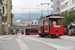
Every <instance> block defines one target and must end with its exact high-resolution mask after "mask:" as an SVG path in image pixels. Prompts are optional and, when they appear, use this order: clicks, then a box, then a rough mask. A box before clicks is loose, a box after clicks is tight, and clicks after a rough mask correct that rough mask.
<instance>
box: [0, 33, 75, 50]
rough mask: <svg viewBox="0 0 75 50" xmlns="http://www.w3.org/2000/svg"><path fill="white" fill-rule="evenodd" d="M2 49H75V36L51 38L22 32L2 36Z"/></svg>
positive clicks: (0, 47) (0, 41) (0, 42)
mask: <svg viewBox="0 0 75 50" xmlns="http://www.w3.org/2000/svg"><path fill="white" fill-rule="evenodd" d="M0 50H75V36H61V37H60V38H49V37H39V36H38V35H21V33H18V35H6V36H0Z"/></svg>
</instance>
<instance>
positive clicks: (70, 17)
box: [61, 10, 75, 27]
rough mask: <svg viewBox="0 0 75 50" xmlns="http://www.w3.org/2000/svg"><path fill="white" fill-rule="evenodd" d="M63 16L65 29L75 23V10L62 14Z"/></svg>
mask: <svg viewBox="0 0 75 50" xmlns="http://www.w3.org/2000/svg"><path fill="white" fill-rule="evenodd" d="M61 15H62V16H63V17H64V20H63V24H64V26H65V27H67V26H68V25H69V24H71V22H74V21H75V10H70V11H68V12H67V11H66V12H64V13H61Z"/></svg>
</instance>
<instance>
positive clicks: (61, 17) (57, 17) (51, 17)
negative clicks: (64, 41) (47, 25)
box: [48, 16, 63, 18]
mask: <svg viewBox="0 0 75 50" xmlns="http://www.w3.org/2000/svg"><path fill="white" fill-rule="evenodd" d="M48 18H63V17H61V16H50V17H48Z"/></svg>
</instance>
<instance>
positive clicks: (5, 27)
mask: <svg viewBox="0 0 75 50" xmlns="http://www.w3.org/2000/svg"><path fill="white" fill-rule="evenodd" d="M11 7H12V6H11V0H0V35H4V34H5V33H4V32H6V34H8V33H9V31H10V27H11V16H13V15H11Z"/></svg>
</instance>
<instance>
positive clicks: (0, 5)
mask: <svg viewBox="0 0 75 50" xmlns="http://www.w3.org/2000/svg"><path fill="white" fill-rule="evenodd" d="M0 9H1V11H0V13H2V3H1V2H0ZM1 33H2V15H1V14H0V35H1Z"/></svg>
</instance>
